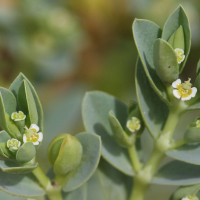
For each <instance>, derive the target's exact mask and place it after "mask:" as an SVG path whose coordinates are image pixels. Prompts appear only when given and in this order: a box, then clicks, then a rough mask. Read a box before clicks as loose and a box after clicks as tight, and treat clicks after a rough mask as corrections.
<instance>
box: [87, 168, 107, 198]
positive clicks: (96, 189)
mask: <svg viewBox="0 0 200 200" xmlns="http://www.w3.org/2000/svg"><path fill="white" fill-rule="evenodd" d="M87 188H88V195H87V200H94V199H95V200H106V199H105V197H104V192H103V189H102V187H101V183H100V180H99V176H98V174H97V171H96V172H95V173H94V174H93V175H92V177H91V178H90V179H89V180H88V182H87Z"/></svg>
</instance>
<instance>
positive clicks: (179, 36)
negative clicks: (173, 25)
mask: <svg viewBox="0 0 200 200" xmlns="http://www.w3.org/2000/svg"><path fill="white" fill-rule="evenodd" d="M184 41H185V39H184V31H183V26H182V25H180V26H179V28H178V29H177V30H176V32H175V35H174V43H173V48H174V49H176V48H179V49H182V50H184V49H185V42H184Z"/></svg>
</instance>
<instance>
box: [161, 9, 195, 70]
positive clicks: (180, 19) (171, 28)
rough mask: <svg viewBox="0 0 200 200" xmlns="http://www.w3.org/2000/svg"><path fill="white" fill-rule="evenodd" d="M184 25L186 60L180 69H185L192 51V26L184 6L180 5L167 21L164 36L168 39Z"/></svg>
mask: <svg viewBox="0 0 200 200" xmlns="http://www.w3.org/2000/svg"><path fill="white" fill-rule="evenodd" d="M180 25H182V27H183V31H184V38H185V50H184V53H185V60H184V61H183V62H182V63H181V64H180V66H179V69H180V70H179V71H180V73H181V71H182V70H183V67H184V65H185V62H186V60H187V57H188V54H189V52H190V46H191V33H190V26H189V21H188V18H187V15H186V13H185V11H184V10H183V8H182V6H179V7H178V8H177V9H176V10H175V12H174V13H173V14H172V15H171V16H170V17H169V18H168V20H167V22H166V23H165V25H164V28H163V33H162V38H163V39H164V40H166V41H168V39H169V38H170V36H171V35H172V34H173V33H174V32H175V31H176V30H177V29H178V28H179V27H180Z"/></svg>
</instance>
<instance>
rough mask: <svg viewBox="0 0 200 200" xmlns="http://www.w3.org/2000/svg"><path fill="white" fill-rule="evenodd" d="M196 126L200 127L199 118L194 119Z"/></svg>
mask: <svg viewBox="0 0 200 200" xmlns="http://www.w3.org/2000/svg"><path fill="white" fill-rule="evenodd" d="M196 127H198V128H200V120H197V121H196Z"/></svg>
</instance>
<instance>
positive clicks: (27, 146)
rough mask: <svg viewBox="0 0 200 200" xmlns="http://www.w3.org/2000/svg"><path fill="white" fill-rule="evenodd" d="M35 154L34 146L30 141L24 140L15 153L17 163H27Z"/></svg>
mask: <svg viewBox="0 0 200 200" xmlns="http://www.w3.org/2000/svg"><path fill="white" fill-rule="evenodd" d="M35 155H36V150H35V146H34V144H33V143H32V142H26V143H24V144H23V145H22V146H20V147H19V149H18V151H17V153H16V160H17V161H18V162H19V163H27V162H29V161H30V160H32V159H33V158H34V157H35Z"/></svg>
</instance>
